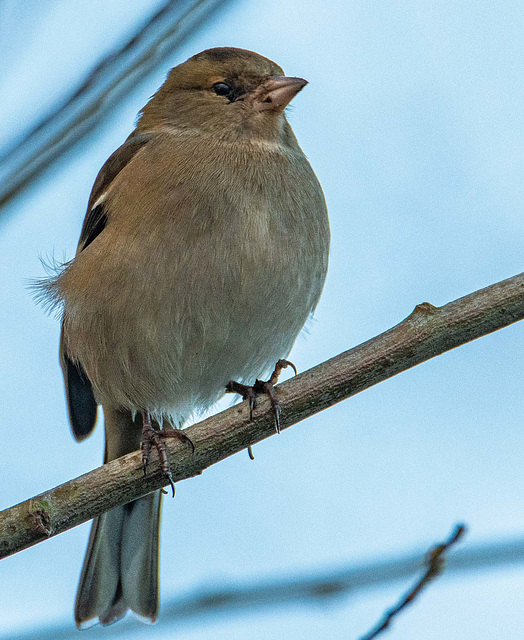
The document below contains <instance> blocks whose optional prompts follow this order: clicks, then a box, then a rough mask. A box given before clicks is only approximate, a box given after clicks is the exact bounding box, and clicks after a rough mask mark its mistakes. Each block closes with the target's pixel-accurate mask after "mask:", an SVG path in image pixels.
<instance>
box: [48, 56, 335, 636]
mask: <svg viewBox="0 0 524 640" xmlns="http://www.w3.org/2000/svg"><path fill="white" fill-rule="evenodd" d="M305 84H306V82H305V81H304V80H301V79H300V78H285V77H284V76H283V71H282V69H281V68H280V67H279V66H278V65H276V64H275V63H273V62H271V61H270V60H268V59H267V58H263V57H262V56H259V55H257V54H255V53H252V52H250V51H244V50H242V49H231V48H218V49H210V50H208V51H204V52H202V53H200V54H198V55H196V56H194V57H192V58H190V59H189V60H188V61H187V62H185V63H183V64H181V65H179V66H178V67H175V68H174V69H172V71H171V72H170V74H169V76H168V78H167V80H166V82H165V83H164V85H163V86H162V87H161V88H160V89H159V91H158V92H157V93H156V94H155V95H154V96H153V98H152V99H151V100H150V102H149V103H148V104H147V105H146V106H145V107H144V109H143V111H142V112H141V114H140V117H139V120H138V123H137V127H136V129H135V131H134V132H133V133H132V134H131V135H130V136H129V138H128V139H127V140H126V142H125V143H124V144H123V145H122V146H121V147H120V148H119V149H118V150H117V151H116V152H115V153H114V154H113V155H112V156H111V157H110V158H109V160H108V161H107V162H106V164H105V165H104V167H103V168H102V170H101V171H100V173H99V175H98V177H97V179H96V181H95V185H94V187H93V191H92V194H91V197H90V200H89V205H88V212H87V215H86V218H85V221H84V225H83V228H82V233H81V237H80V243H79V247H78V251H77V254H76V257H75V259H74V260H72V261H71V262H70V263H68V264H67V265H66V267H65V268H64V270H63V271H62V272H61V273H60V274H59V275H58V276H57V277H56V278H54V279H53V280H52V281H50V282H47V283H46V285H45V290H46V292H47V294H48V296H49V297H50V298H52V299H53V300H57V301H59V302H60V303H61V304H62V308H63V325H62V327H63V328H62V338H61V348H60V353H61V363H62V368H63V371H64V378H65V381H66V395H67V400H68V408H69V416H70V421H71V425H72V430H73V433H74V435H75V437H76V438H77V439H79V440H81V439H83V438H85V437H86V436H87V435H89V433H90V432H91V431H92V429H93V428H94V424H95V420H96V407H97V405H98V404H101V405H103V409H104V416H105V430H106V451H105V458H104V460H105V461H108V460H112V459H114V458H116V457H119V456H121V455H123V454H125V453H128V452H129V451H133V450H136V449H137V448H138V447H139V445H140V437H141V436H140V434H141V424H140V421H139V420H138V419H137V421H136V422H135V421H134V416H135V414H140V413H143V412H149V413H150V414H151V416H152V417H153V419H154V420H156V421H157V426H158V425H162V424H163V425H164V427H169V426H171V425H172V426H175V427H178V426H180V425H182V424H183V422H184V420H185V419H186V418H187V417H188V416H190V415H191V414H192V413H194V412H199V411H202V410H205V409H207V408H209V407H210V406H211V405H212V404H213V403H214V402H216V401H217V400H218V399H219V398H220V397H221V396H222V394H223V393H224V391H225V386H226V384H227V383H228V381H229V380H231V379H235V380H239V381H244V382H250V383H252V382H253V380H254V378H255V377H257V376H258V377H260V376H262V375H264V374H265V373H268V372H269V371H270V370H271V369H272V367H273V365H274V364H275V362H276V361H277V360H278V359H279V358H283V357H285V356H286V355H287V353H288V352H289V351H290V349H291V347H292V345H293V343H294V341H295V338H296V336H297V335H298V333H299V332H300V330H301V328H302V327H303V325H304V323H305V322H306V320H307V318H308V316H309V315H310V314H311V313H312V311H313V310H314V308H315V306H316V304H317V302H318V299H319V296H320V293H321V290H322V286H323V283H324V278H325V274H326V269H327V256H328V244H329V229H328V222H327V212H326V207H325V203H324V198H323V195H322V190H321V188H320V186H319V184H318V181H317V179H316V177H315V174H314V173H313V171H312V169H311V167H310V165H309V163H308V162H307V160H306V158H305V156H304V154H303V153H302V151H301V149H300V147H299V145H298V143H297V141H296V138H295V136H294V134H293V132H292V130H291V127H290V126H289V124H288V122H287V120H286V118H285V115H284V108H285V106H286V105H287V104H288V102H289V101H290V100H291V99H292V98H293V96H294V95H296V94H297V93H298V91H300V89H302V87H303V86H304V85H305ZM159 507H160V497H159V494H158V493H156V494H151V495H150V496H146V497H145V498H142V499H141V500H139V501H136V502H134V503H131V504H130V505H126V506H124V507H119V508H118V509H114V510H113V511H111V512H109V513H108V514H105V515H103V516H101V517H100V518H97V519H96V520H95V521H94V524H93V528H92V531H91V537H90V541H89V547H88V551H87V554H86V559H85V563H84V569H83V572H82V577H81V581H80V586H79V591H78V594H77V602H76V608H75V617H76V621H77V624H78V625H79V626H83V625H85V624H87V623H89V622H96V621H100V622H101V623H102V624H108V623H110V622H112V621H114V620H117V619H118V618H120V617H121V616H122V615H124V614H125V612H126V611H127V609H131V610H133V611H134V612H135V613H136V614H138V615H139V616H141V617H142V618H147V619H150V620H154V619H155V618H156V615H157V579H158V576H157V571H158V570H157V555H158V512H159Z"/></svg>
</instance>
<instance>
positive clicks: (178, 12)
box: [0, 0, 227, 208]
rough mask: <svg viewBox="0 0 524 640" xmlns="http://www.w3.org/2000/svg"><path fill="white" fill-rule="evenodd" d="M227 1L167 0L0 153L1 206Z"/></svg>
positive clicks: (94, 126) (93, 126)
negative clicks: (46, 113)
mask: <svg viewBox="0 0 524 640" xmlns="http://www.w3.org/2000/svg"><path fill="white" fill-rule="evenodd" d="M226 2H227V0H178V1H175V0H167V2H165V3H164V4H163V5H162V7H161V8H160V9H159V10H158V11H157V12H156V13H155V14H154V15H153V16H152V17H151V18H149V19H148V20H147V21H146V22H145V24H144V25H143V26H142V28H141V29H140V30H139V31H138V32H137V33H136V34H135V35H134V36H133V37H132V38H130V39H129V40H128V41H127V42H126V43H125V44H124V45H123V46H121V47H119V48H118V49H117V50H115V51H113V52H111V53H110V54H109V55H108V56H106V57H105V58H104V59H103V60H102V61H101V62H100V63H98V64H97V65H96V66H95V67H94V68H93V69H92V70H91V72H90V73H89V74H88V76H87V77H86V79H85V80H84V81H83V82H81V83H80V84H79V86H78V87H77V88H76V89H75V90H74V91H73V93H72V94H71V95H70V96H69V97H68V98H66V99H65V100H64V101H63V102H62V103H60V104H59V105H57V106H56V107H55V108H54V109H53V110H52V111H51V112H50V113H49V114H48V115H47V116H45V117H44V118H43V119H42V120H41V121H40V122H39V123H37V124H36V125H35V126H34V127H33V128H32V129H30V130H29V131H28V132H27V133H26V134H24V136H23V137H22V138H20V139H17V140H15V141H14V142H13V143H12V144H11V145H10V146H9V147H8V148H6V149H5V150H3V151H1V152H0V208H1V207H2V206H3V205H4V204H6V203H7V202H9V201H10V200H11V199H12V198H13V197H14V196H16V195H17V194H18V193H20V192H21V191H22V190H23V189H25V187H27V186H28V185H29V184H30V183H31V182H33V181H34V180H35V179H36V178H37V177H38V176H39V175H40V174H41V173H43V172H44V171H45V170H47V169H48V168H49V167H50V166H51V165H52V164H54V163H55V162H56V161H57V160H59V159H60V158H62V157H63V156H64V154H65V153H66V152H67V151H70V150H71V149H72V148H73V147H74V146H76V145H77V144H78V143H79V142H80V141H81V140H83V139H84V138H85V137H86V136H88V135H89V134H91V133H93V132H94V131H95V130H97V129H98V128H99V126H100V123H101V122H102V121H103V120H104V119H105V118H106V117H107V116H109V115H110V114H111V113H112V112H113V110H114V109H115V108H116V106H117V104H118V103H119V102H121V101H122V99H123V98H125V97H126V96H128V95H129V93H130V91H132V90H133V89H134V88H135V87H136V86H137V84H138V83H139V82H141V81H142V80H144V79H145V78H146V77H147V76H148V75H149V74H150V73H151V72H152V71H154V69H156V68H157V67H158V65H159V64H160V63H162V62H163V61H164V60H166V58H168V57H169V56H171V55H172V54H173V52H174V51H176V50H177V49H178V48H179V47H180V46H181V45H182V44H183V43H184V42H185V41H186V40H187V39H188V38H189V37H190V36H192V35H193V34H194V33H195V32H196V31H197V30H198V28H199V27H200V26H201V25H202V24H203V23H204V22H206V21H207V20H208V19H209V18H210V17H211V15H212V14H214V12H215V11H216V10H217V9H219V8H222V7H223V6H224V5H225V4H226Z"/></svg>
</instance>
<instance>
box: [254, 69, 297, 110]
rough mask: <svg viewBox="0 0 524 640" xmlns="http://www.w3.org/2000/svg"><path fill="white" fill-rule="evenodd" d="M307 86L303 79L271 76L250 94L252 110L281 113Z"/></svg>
mask: <svg viewBox="0 0 524 640" xmlns="http://www.w3.org/2000/svg"><path fill="white" fill-rule="evenodd" d="M306 84H307V80H304V79H303V78H290V77H288V76H271V77H270V78H269V79H268V80H266V81H265V82H264V83H262V84H261V85H260V86H259V87H257V88H256V89H255V91H254V92H253V93H252V104H253V108H254V109H256V110H257V111H276V112H280V111H283V110H284V109H285V108H286V107H287V105H288V104H289V103H290V102H291V100H293V98H294V97H295V96H296V95H297V93H298V92H299V91H300V90H301V89H303V88H304V87H305V86H306Z"/></svg>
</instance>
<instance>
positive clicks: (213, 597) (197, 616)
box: [0, 537, 524, 640]
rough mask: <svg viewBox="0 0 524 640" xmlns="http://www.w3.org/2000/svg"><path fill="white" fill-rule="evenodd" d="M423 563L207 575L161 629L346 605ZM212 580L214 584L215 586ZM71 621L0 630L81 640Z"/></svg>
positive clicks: (514, 561) (171, 601) (178, 597)
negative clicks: (269, 574)
mask: <svg viewBox="0 0 524 640" xmlns="http://www.w3.org/2000/svg"><path fill="white" fill-rule="evenodd" d="M523 560H524V539H523V538H522V537H520V538H515V539H513V540H506V541H495V542H493V541H492V542H487V543H484V544H479V545H470V546H466V547H465V548H463V549H458V550H456V551H455V552H454V553H453V554H450V556H449V557H448V558H447V559H446V575H445V577H448V576H450V575H451V574H452V575H455V576H457V575H459V576H460V575H464V574H467V573H471V572H473V571H474V572H475V573H478V572H479V571H486V570H490V569H491V570H492V569H497V568H499V569H500V568H502V567H508V566H513V565H515V566H516V565H521V564H522V561H523ZM423 565H424V557H423V555H422V554H421V553H419V552H418V551H417V552H415V553H412V554H409V555H405V554H404V555H398V556H396V557H391V558H389V557H388V558H387V559H382V560H377V561H375V562H367V563H364V564H356V563H355V562H352V563H350V564H348V565H347V566H341V567H339V568H338V569H333V568H326V569H324V570H321V571H315V572H313V573H308V572H307V569H305V570H303V571H300V572H299V573H297V575H295V576H293V575H288V574H286V575H285V576H273V577H267V578H262V579H261V578H256V579H254V580H249V579H247V580H243V581H239V580H233V581H231V583H229V584H227V583H226V584H224V583H223V580H222V579H220V580H217V579H213V577H208V578H207V579H206V580H205V581H204V582H203V584H202V585H201V586H200V587H196V588H194V589H192V590H190V591H189V592H187V593H172V594H171V595H170V596H168V597H167V599H166V601H165V602H163V603H162V615H161V617H160V620H159V621H158V622H157V629H162V630H163V631H164V633H167V632H168V630H170V629H171V628H172V629H175V627H176V629H177V631H178V632H180V628H181V627H180V625H181V624H183V623H184V622H187V621H191V624H192V627H191V628H192V629H193V630H194V623H195V622H198V621H201V620H203V619H207V620H209V619H210V618H211V617H212V616H216V615H218V616H220V619H221V620H223V619H224V615H228V616H232V615H242V614H244V615H245V614H250V613H251V614H252V613H253V612H255V611H256V612H258V613H260V612H263V611H271V613H274V612H275V610H276V609H278V608H280V607H289V606H293V605H300V604H303V605H304V604H305V605H306V606H307V605H309V604H311V603H312V602H315V604H320V603H322V602H326V603H329V605H330V606H332V605H334V604H339V605H343V604H345V603H346V602H347V599H345V598H344V596H345V597H346V598H347V597H352V598H355V597H358V596H359V595H361V594H362V592H364V591H366V590H368V589H375V588H377V587H383V586H385V585H390V584H391V583H393V582H397V581H398V580H402V579H405V578H408V577H411V576H412V575H413V574H415V573H416V572H418V571H420V570H421V569H422V568H423ZM210 585H211V586H210ZM71 627H72V625H71V621H70V620H69V619H68V620H63V621H59V622H57V623H55V624H53V623H46V621H45V620H40V621H39V622H38V623H37V624H35V625H33V626H32V627H26V628H23V629H17V630H15V629H8V630H6V631H5V632H3V633H2V634H1V635H0V640H49V638H53V640H74V639H76V640H78V631H77V629H74V628H71ZM138 629H143V624H142V623H141V622H139V621H138V620H137V619H136V618H135V617H132V616H127V617H126V618H125V619H124V620H121V621H120V622H119V623H118V625H115V626H114V627H111V638H116V637H122V638H128V637H129V636H130V635H131V634H132V633H134V632H135V631H137V630H138ZM89 636H90V638H93V639H94V638H102V637H103V638H105V639H107V637H108V636H107V629H106V628H105V627H101V626H100V625H97V626H96V627H93V628H91V629H90V630H89Z"/></svg>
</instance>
